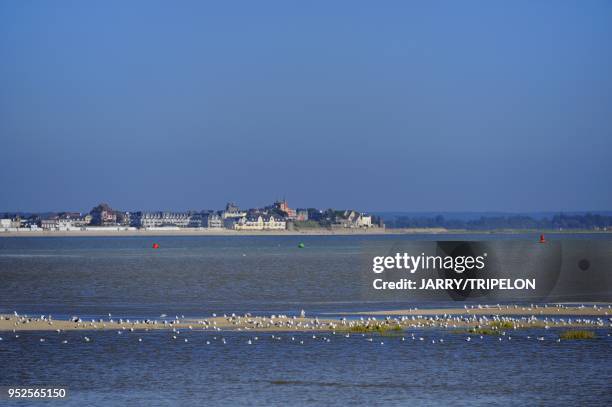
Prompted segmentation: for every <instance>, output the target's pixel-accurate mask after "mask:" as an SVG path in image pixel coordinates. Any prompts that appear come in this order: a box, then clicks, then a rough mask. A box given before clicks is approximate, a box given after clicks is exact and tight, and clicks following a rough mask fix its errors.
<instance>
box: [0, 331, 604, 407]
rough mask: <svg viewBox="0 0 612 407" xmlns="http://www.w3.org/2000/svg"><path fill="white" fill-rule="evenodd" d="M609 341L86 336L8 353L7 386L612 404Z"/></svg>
mask: <svg viewBox="0 0 612 407" xmlns="http://www.w3.org/2000/svg"><path fill="white" fill-rule="evenodd" d="M410 333H415V337H416V338H417V340H412V339H411V336H410ZM598 334H599V339H595V340H587V341H562V342H560V343H557V342H556V341H555V338H556V335H555V333H553V332H551V331H550V330H549V331H546V332H538V331H521V332H520V333H516V334H513V336H512V340H507V339H504V341H502V342H500V341H498V340H497V338H496V337H484V339H480V338H478V337H474V339H473V340H472V341H471V342H466V341H465V337H466V335H465V334H459V333H451V332H448V331H445V332H442V331H438V330H424V331H414V330H411V331H408V332H407V333H406V334H405V335H404V336H405V338H406V341H405V342H402V341H401V340H400V337H398V336H393V337H385V336H383V337H381V336H374V337H373V338H374V340H373V341H372V342H368V341H367V340H366V338H367V337H368V336H366V337H364V336H362V335H351V337H350V338H345V337H344V336H343V335H340V334H337V335H332V334H325V335H317V339H313V338H312V335H306V334H295V335H291V334H286V333H283V334H280V337H281V338H282V339H281V340H275V339H272V338H271V334H269V333H268V334H247V333H237V332H234V333H224V334H223V337H225V338H226V340H227V344H225V345H224V344H222V342H221V335H219V334H213V333H210V332H206V333H204V332H201V331H200V332H195V331H191V332H181V334H180V335H178V339H176V340H173V339H172V334H171V333H170V332H159V331H156V332H145V333H139V332H132V333H130V332H125V333H124V334H122V335H118V334H117V333H116V332H115V331H106V332H95V333H91V334H89V336H90V337H91V339H92V341H91V342H89V343H86V342H84V341H83V339H82V338H83V336H84V335H86V333H83V332H80V333H79V332H67V333H62V334H57V333H44V334H41V333H22V334H20V337H19V338H14V337H13V336H10V337H5V338H4V340H3V341H1V342H0V355H2V356H1V359H2V366H3V368H2V375H1V378H0V386H2V385H14V384H16V383H17V384H21V385H24V384H28V385H35V384H41V385H46V386H51V385H55V386H60V385H66V386H67V387H68V398H67V399H66V401H67V402H69V404H72V405H84V404H88V405H101V404H108V405H112V404H116V405H125V404H126V403H127V404H132V405H167V404H172V403H175V404H179V405H193V404H195V403H200V404H207V403H210V404H226V405H228V404H229V405H236V404H240V405H269V404H283V405H302V404H317V405H345V404H349V403H359V404H363V405H372V404H383V403H384V404H386V405H406V404H407V403H410V404H436V405H450V404H453V405H457V404H459V405H485V404H486V405H490V404H502V405H508V404H510V405H525V404H528V405H532V404H538V405H565V404H574V405H606V404H608V405H609V403H610V402H612V397H611V394H610V392H609V385H610V382H611V380H612V372H611V371H610V365H611V363H612V341H611V339H610V337H608V336H606V332H605V331H599V332H598ZM527 335H531V337H532V339H527ZM536 335H544V336H545V338H546V339H545V340H544V341H536V340H535V339H534V337H535V336H536ZM254 336H258V337H259V340H257V341H255V340H252V342H253V344H252V345H248V343H247V341H248V340H249V339H253V338H254ZM292 336H293V337H294V339H295V340H294V341H292V340H291V337H292ZM40 337H44V338H46V341H45V342H43V343H41V342H40V341H39V339H40ZM214 337H216V340H215V339H213V338H214ZM323 337H324V338H330V339H331V341H330V342H326V341H325V342H324V341H323V340H322V339H321V338H323ZM419 337H423V338H424V340H423V341H419V340H418V338H419ZM138 338H142V339H143V341H142V342H138ZM184 338H187V339H188V342H184ZM440 338H442V339H443V340H444V343H440V342H439V340H440ZM432 339H435V340H436V343H435V344H433V343H431V340H432ZM62 340H68V343H67V344H62V343H61V341H62ZM206 341H210V342H211V344H210V345H206ZM300 341H303V342H304V344H303V345H301V344H300V343H299V342H300ZM381 342H384V344H381ZM16 404H17V403H16ZM57 404H58V405H59V404H64V403H63V402H57Z"/></svg>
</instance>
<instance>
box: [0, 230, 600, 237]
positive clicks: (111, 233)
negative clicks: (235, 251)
mask: <svg viewBox="0 0 612 407" xmlns="http://www.w3.org/2000/svg"><path fill="white" fill-rule="evenodd" d="M528 233H545V234H546V233H550V234H610V233H612V231H597V230H563V231H558V230H515V229H504V230H456V229H444V228H402V229H389V228H385V229H383V228H372V229H323V228H321V229H316V228H313V229H301V230H248V231H245V230H231V229H196V228H184V229H180V230H176V229H170V230H161V229H156V230H145V229H138V230H70V231H42V230H39V231H20V232H16V231H9V232H2V231H0V238H2V237H96V236H97V237H138V236H141V237H150V236H361V235H369V236H380V235H414V234H424V235H438V234H499V235H513V234H528Z"/></svg>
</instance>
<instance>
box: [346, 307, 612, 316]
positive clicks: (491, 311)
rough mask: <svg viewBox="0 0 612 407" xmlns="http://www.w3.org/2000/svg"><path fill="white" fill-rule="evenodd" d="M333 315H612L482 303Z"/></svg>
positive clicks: (589, 310) (600, 309) (576, 309)
mask: <svg viewBox="0 0 612 407" xmlns="http://www.w3.org/2000/svg"><path fill="white" fill-rule="evenodd" d="M335 315H374V316H376V315H394V316H401V315H427V316H430V315H504V316H522V315H536V316H544V315H551V316H553V315H572V316H589V315H590V316H595V315H599V316H608V315H609V316H610V317H612V306H611V305H609V304H605V305H601V304H599V305H588V306H587V305H584V306H565V305H500V306H497V305H482V306H480V307H479V306H478V305H475V306H468V307H464V308H411V309H402V310H385V311H363V312H338V313H335Z"/></svg>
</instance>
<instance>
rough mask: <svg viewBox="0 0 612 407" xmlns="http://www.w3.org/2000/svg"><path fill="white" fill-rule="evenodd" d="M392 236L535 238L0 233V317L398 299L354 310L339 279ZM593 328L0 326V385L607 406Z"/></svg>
mask: <svg viewBox="0 0 612 407" xmlns="http://www.w3.org/2000/svg"><path fill="white" fill-rule="evenodd" d="M554 238H557V239H585V238H593V239H594V238H597V239H602V238H603V239H609V238H608V237H606V236H605V235H593V236H588V235H576V236H571V235H562V236H557V237H554ZM397 239H413V240H427V239H429V240H434V239H435V240H443V239H454V240H485V239H537V236H535V235H504V236H491V235H481V236H478V235H469V236H459V235H449V236H440V235H437V236H405V237H398V236H379V237H372V236H367V237H365V236H353V237H334V236H308V237H230V238H227V237H159V238H141V237H134V238H2V239H0V313H12V312H13V311H17V312H19V313H29V314H52V315H53V316H54V317H56V318H61V317H65V316H70V315H79V316H81V317H103V316H105V317H106V316H108V314H109V313H111V314H113V316H114V317H131V318H136V317H153V318H158V317H159V315H160V314H162V313H165V314H168V315H170V316H174V315H185V316H207V315H210V314H211V313H213V312H216V313H218V314H219V313H225V312H227V313H230V312H255V313H257V312H261V313H266V314H267V313H280V312H282V313H297V312H299V310H300V309H302V308H303V309H305V310H306V311H307V312H308V313H309V314H311V315H313V314H318V313H324V312H330V313H333V312H335V311H345V310H365V309H385V308H389V307H401V306H409V305H412V303H410V301H406V302H405V303H402V302H397V301H395V302H393V303H389V302H377V301H368V302H364V301H363V300H362V299H360V298H361V297H360V291H359V288H357V286H356V285H355V284H351V283H350V282H351V281H352V280H354V273H355V270H357V269H358V268H359V267H361V266H362V265H361V264H360V262H361V258H360V253H361V250H362V247H363V245H364V244H366V245H370V246H371V245H376V244H380V245H381V247H386V246H388V245H389V244H390V243H392V241H394V240H397ZM154 242H157V243H159V245H160V249H158V250H153V249H152V248H151V246H152V244H153V243H154ZM300 242H303V243H304V245H305V247H304V248H303V249H300V248H298V244H299V243H300ZM436 305H443V304H436ZM413 333H414V334H415V337H416V338H417V339H416V340H412V339H411V335H412V334H413ZM608 333H609V330H600V331H598V332H597V334H598V339H596V340H593V341H575V342H571V341H566V342H561V343H557V342H556V341H555V340H554V339H555V338H556V337H557V334H556V333H554V332H550V331H542V332H537V331H520V332H516V333H515V334H513V335H512V339H511V340H507V339H505V340H504V341H501V342H500V341H498V340H497V338H492V337H485V338H484V339H482V340H481V339H478V340H473V341H471V342H466V341H465V335H464V334H458V333H452V332H449V331H439V330H425V331H414V330H412V331H409V332H406V333H405V335H404V336H405V337H406V341H401V340H400V339H401V337H374V339H373V341H372V342H370V341H367V340H366V338H367V337H363V336H361V335H351V336H350V337H349V338H345V337H344V336H342V335H332V334H326V335H317V337H316V338H313V336H312V335H305V334H297V335H291V334H282V335H281V339H280V340H277V339H272V338H271V334H249V333H240V332H234V333H223V334H222V335H221V334H213V333H210V332H206V333H205V332H195V331H193V332H182V333H181V334H180V335H179V336H180V338H179V340H173V339H172V337H171V336H172V335H171V333H169V332H146V333H142V332H140V333H139V332H133V333H124V334H123V335H118V334H117V332H115V331H110V332H95V333H91V334H89V336H90V337H91V339H92V340H91V342H88V343H86V342H84V341H83V336H84V335H85V334H84V333H82V332H81V333H79V332H67V333H62V334H57V333H55V332H52V333H51V332H45V333H41V332H30V333H25V332H22V333H19V334H18V335H19V337H15V334H13V333H10V332H1V333H0V336H1V337H2V338H3V340H2V341H0V387H2V386H14V385H19V386H28V385H29V386H34V385H44V386H67V387H68V393H69V397H68V399H67V400H66V401H64V402H62V401H56V402H53V403H55V404H58V405H60V404H62V405H63V404H66V403H69V404H74V405H147V406H148V405H175V404H178V405H193V404H204V405H207V404H212V405H219V404H225V405H236V404H241V405H243V404H244V405H269V404H283V405H287V404H290V405H303V404H314V405H345V404H349V403H351V404H352V403H355V404H356V403H359V404H363V405H372V404H385V405H408V404H428V405H431V404H434V405H449V404H460V405H462V404H464V405H484V404H487V405H489V404H491V403H494V404H505V405H507V404H511V405H523V404H538V405H567V404H573V405H609V404H610V403H612V396H611V394H612V393H611V392H610V383H612V367H611V366H612V340H611V338H610V337H609V336H608ZM254 336H258V340H254ZM528 336H530V337H531V339H528V338H527V337H528ZM535 336H544V337H545V340H544V341H535V340H534V339H533V338H534V337H535ZM41 337H43V338H45V342H41V341H40V338H41ZM222 337H223V338H225V340H226V344H223V343H222V341H221V338H222ZM292 337H293V340H292ZM322 337H325V338H328V339H330V341H329V342H328V341H324V340H322ZM419 337H423V340H422V341H421V340H418V338H419ZM138 338H140V339H142V342H140V341H138ZM441 338H442V339H443V340H444V342H443V343H440V341H439V340H440V339H441ZM184 339H188V341H187V342H185V341H184ZM249 339H251V341H252V343H253V344H252V345H249V344H248V342H247V341H248V340H249ZM63 340H67V341H68V343H67V344H62V343H61V342H62V341H63ZM432 340H434V341H435V343H432ZM207 341H208V342H210V344H206V342H207ZM300 341H303V344H300ZM381 342H384V343H383V344H381ZM3 403H7V400H3V399H1V398H0V405H1V404H3ZM53 403H51V404H53ZM16 405H26V403H24V402H19V403H16Z"/></svg>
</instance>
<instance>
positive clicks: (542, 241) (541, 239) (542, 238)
mask: <svg viewBox="0 0 612 407" xmlns="http://www.w3.org/2000/svg"><path fill="white" fill-rule="evenodd" d="M540 243H546V239H544V235H540Z"/></svg>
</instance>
